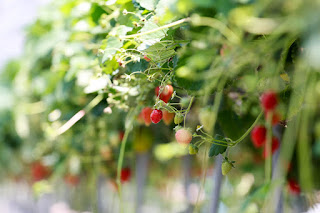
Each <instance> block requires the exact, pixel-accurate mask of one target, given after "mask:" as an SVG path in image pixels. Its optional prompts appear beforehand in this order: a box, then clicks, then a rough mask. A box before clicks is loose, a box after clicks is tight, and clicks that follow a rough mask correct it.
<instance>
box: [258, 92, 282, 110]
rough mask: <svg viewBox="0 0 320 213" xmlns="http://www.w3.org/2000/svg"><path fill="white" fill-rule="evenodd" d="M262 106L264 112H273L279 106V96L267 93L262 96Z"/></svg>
mask: <svg viewBox="0 0 320 213" xmlns="http://www.w3.org/2000/svg"><path fill="white" fill-rule="evenodd" d="M261 105H262V107H263V109H264V111H272V110H274V109H275V108H276V106H277V105H278V97H277V94H276V93H275V92H273V91H268V92H265V93H263V94H262V95H261Z"/></svg>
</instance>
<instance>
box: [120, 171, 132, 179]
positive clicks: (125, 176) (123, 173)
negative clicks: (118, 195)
mask: <svg viewBox="0 0 320 213" xmlns="http://www.w3.org/2000/svg"><path fill="white" fill-rule="evenodd" d="M130 178H131V169H130V168H123V169H122V170H121V176H120V179H121V182H127V181H129V180H130Z"/></svg>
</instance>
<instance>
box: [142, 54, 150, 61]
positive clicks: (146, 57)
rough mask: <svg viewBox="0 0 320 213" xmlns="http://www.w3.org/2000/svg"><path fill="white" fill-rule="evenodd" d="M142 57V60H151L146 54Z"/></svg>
mask: <svg viewBox="0 0 320 213" xmlns="http://www.w3.org/2000/svg"><path fill="white" fill-rule="evenodd" d="M143 58H144V60H146V61H148V62H149V61H151V59H150V58H149V57H148V56H146V55H144V56H143Z"/></svg>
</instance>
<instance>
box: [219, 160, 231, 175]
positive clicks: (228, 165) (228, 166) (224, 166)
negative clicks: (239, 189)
mask: <svg viewBox="0 0 320 213" xmlns="http://www.w3.org/2000/svg"><path fill="white" fill-rule="evenodd" d="M232 167H233V166H232V163H230V162H229V161H224V162H223V163H222V165H221V172H222V174H223V175H226V174H228V173H229V172H230V170H231V169H232Z"/></svg>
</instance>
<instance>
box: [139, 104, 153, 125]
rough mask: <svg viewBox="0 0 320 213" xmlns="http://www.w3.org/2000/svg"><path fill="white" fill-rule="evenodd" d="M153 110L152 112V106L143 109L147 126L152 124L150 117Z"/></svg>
mask: <svg viewBox="0 0 320 213" xmlns="http://www.w3.org/2000/svg"><path fill="white" fill-rule="evenodd" d="M151 112H152V109H151V108H150V107H145V108H143V109H142V111H141V113H142V117H143V120H144V123H145V125H146V126H149V125H150V124H151V118H150V115H151Z"/></svg>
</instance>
